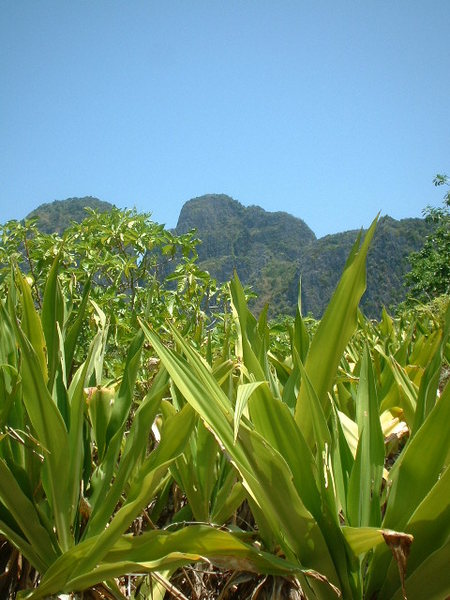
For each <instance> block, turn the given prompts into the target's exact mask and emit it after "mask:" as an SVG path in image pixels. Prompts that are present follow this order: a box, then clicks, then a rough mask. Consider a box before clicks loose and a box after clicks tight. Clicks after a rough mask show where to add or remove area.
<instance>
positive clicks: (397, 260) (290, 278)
mask: <svg viewBox="0 0 450 600" xmlns="http://www.w3.org/2000/svg"><path fill="white" fill-rule="evenodd" d="M85 207H90V208H93V209H96V210H98V211H100V212H103V211H108V210H110V209H111V208H112V205H111V204H109V203H108V202H102V201H101V200H99V199H98V198H93V197H91V196H87V197H85V198H69V199H67V200H56V201H55V202H52V203H49V204H42V205H41V206H39V207H38V208H36V210H34V211H33V212H32V213H30V214H29V215H28V217H36V218H37V219H38V227H39V228H40V229H41V230H42V231H44V232H46V233H52V232H55V231H56V232H58V233H61V232H62V231H63V230H64V229H65V228H66V227H67V226H68V225H69V224H70V223H71V222H72V221H77V222H80V221H82V220H83V218H84V217H85V216H86V211H85ZM432 227H433V225H431V224H430V223H427V222H426V221H425V220H424V219H402V220H400V221H397V220H395V219H392V218H391V217H388V216H385V217H382V218H381V219H380V220H379V222H378V226H377V230H376V232H375V236H374V240H373V243H372V246H371V248H370V250H369V254H368V259H367V290H366V293H365V294H364V296H363V298H362V302H361V306H362V309H363V311H364V312H365V314H366V315H367V316H369V317H374V318H378V317H379V316H380V312H381V308H382V306H386V307H390V306H393V305H396V304H398V303H399V302H401V301H402V300H403V299H404V297H405V291H406V290H405V288H404V285H403V278H404V275H405V273H406V272H407V270H408V268H409V265H408V261H407V257H408V255H409V254H410V253H411V252H413V251H417V250H419V249H420V248H421V247H422V246H423V242H424V239H425V237H426V236H427V235H428V234H429V233H430V232H431V231H432ZM192 229H196V231H197V236H198V238H199V239H200V240H201V241H202V243H201V244H200V245H199V246H198V254H199V266H200V267H201V268H202V269H205V270H207V271H209V272H210V273H211V275H212V276H213V277H214V278H216V279H217V280H218V281H220V282H223V281H227V280H229V279H230V277H231V276H232V274H233V270H234V269H236V271H237V273H238V275H239V277H240V279H241V281H242V283H243V284H244V285H248V286H251V287H252V289H253V290H254V291H255V292H256V294H257V297H256V298H255V299H254V300H253V301H252V308H253V309H254V311H255V312H259V311H260V310H261V309H262V308H263V307H264V305H265V304H266V303H268V304H269V306H270V315H271V316H277V315H283V314H294V311H295V306H296V304H297V295H298V285H299V281H300V278H301V281H302V309H303V313H304V314H308V313H311V314H313V315H314V316H315V317H320V316H321V315H322V313H323V311H324V309H325V307H326V306H327V304H328V302H329V299H330V297H331V295H332V293H333V290H334V288H335V286H336V284H337V282H338V280H339V277H340V276H341V274H342V271H343V269H344V265H345V261H346V259H347V257H348V254H349V252H350V249H351V247H352V245H353V243H354V241H355V239H356V238H357V235H358V233H359V232H358V231H357V230H354V231H345V232H343V233H337V234H333V235H327V236H325V237H322V238H320V239H317V238H316V236H315V235H314V232H313V231H312V230H311V229H310V228H309V227H308V225H307V224H306V223H305V222H304V221H302V219H298V218H296V217H294V216H292V215H290V214H288V213H285V212H267V211H265V210H264V209H262V208H261V207H259V206H248V207H245V206H243V205H242V204H241V203H240V202H238V201H237V200H233V198H230V197H229V196H226V195H224V194H208V195H206V196H201V197H199V198H194V199H192V200H189V201H188V202H186V203H185V204H184V206H183V207H182V209H181V212H180V216H179V219H178V223H177V226H176V229H175V233H177V234H183V233H186V232H188V231H190V230H192Z"/></svg>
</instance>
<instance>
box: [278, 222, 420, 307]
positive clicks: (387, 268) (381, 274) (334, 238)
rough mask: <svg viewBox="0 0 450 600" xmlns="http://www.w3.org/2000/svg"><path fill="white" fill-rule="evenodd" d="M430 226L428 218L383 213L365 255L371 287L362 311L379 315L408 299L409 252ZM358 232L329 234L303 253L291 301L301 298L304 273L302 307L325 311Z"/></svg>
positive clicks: (362, 305)
mask: <svg viewBox="0 0 450 600" xmlns="http://www.w3.org/2000/svg"><path fill="white" fill-rule="evenodd" d="M431 230H432V227H431V226H430V224H429V223H427V222H425V220H424V219H402V220H400V221H397V220H395V219H392V218H391V217H388V216H386V217H382V218H381V219H380V220H379V222H378V225H377V229H376V231H375V236H374V239H373V242H372V246H371V248H370V250H369V254H368V257H367V289H366V292H365V294H364V296H363V298H362V301H361V307H362V309H363V311H364V313H365V314H366V315H367V316H369V317H375V318H376V317H379V316H380V311H381V308H382V307H383V306H386V307H389V306H392V305H396V304H398V303H399V302H401V301H402V300H404V298H405V292H406V290H405V287H404V285H403V277H404V275H405V273H406V272H407V271H408V269H409V264H408V261H407V257H408V255H409V254H410V253H411V252H413V251H416V250H418V249H419V248H421V247H422V245H423V241H424V239H425V236H426V235H428V234H429V233H430V232H431ZM357 235H358V231H357V230H355V231H346V232H344V233H337V234H334V235H327V236H325V237H323V238H320V239H319V240H317V241H316V242H315V243H314V244H313V245H311V246H310V247H309V248H308V249H306V252H305V253H304V254H303V255H302V256H300V258H299V261H298V267H297V271H296V277H295V278H294V280H293V281H292V283H291V287H290V289H289V293H288V302H289V303H290V304H292V305H293V303H294V302H295V301H296V299H297V293H298V290H297V282H298V278H299V277H300V275H301V277H302V307H303V310H304V312H305V313H307V312H312V313H313V314H314V315H315V316H320V315H322V313H323V311H324V309H325V307H326V306H327V304H328V301H329V299H330V298H331V294H332V293H333V291H334V288H335V287H336V284H337V282H338V280H339V277H340V275H341V273H342V271H343V269H344V265H345V261H346V259H347V256H348V254H349V252H350V249H351V247H352V245H353V243H354V241H355V240H356V237H357Z"/></svg>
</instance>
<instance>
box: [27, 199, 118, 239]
mask: <svg viewBox="0 0 450 600" xmlns="http://www.w3.org/2000/svg"><path fill="white" fill-rule="evenodd" d="M112 206H113V205H112V204H110V203H109V202H104V201H103V200H99V199H98V198H93V197H92V196H85V197H84V198H67V200H55V201H54V202H48V203H46V204H41V205H40V206H38V207H37V208H36V209H35V210H33V212H31V213H30V214H29V215H28V217H27V218H29V219H37V224H38V227H39V229H40V230H41V231H43V232H44V233H55V232H56V233H59V234H61V233H62V232H63V231H64V229H66V228H67V227H68V226H69V225H70V223H71V222H72V221H76V222H77V223H80V222H81V221H82V220H83V219H84V218H85V217H86V216H87V212H86V208H93V209H95V210H96V211H97V212H106V211H108V210H110V209H111V208H112Z"/></svg>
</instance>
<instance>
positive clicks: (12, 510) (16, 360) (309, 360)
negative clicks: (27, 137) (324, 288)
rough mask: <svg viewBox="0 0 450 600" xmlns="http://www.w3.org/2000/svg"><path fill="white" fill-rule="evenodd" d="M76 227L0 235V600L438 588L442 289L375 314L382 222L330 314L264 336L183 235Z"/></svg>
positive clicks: (119, 219)
mask: <svg viewBox="0 0 450 600" xmlns="http://www.w3.org/2000/svg"><path fill="white" fill-rule="evenodd" d="M90 219H91V221H89V220H88V221H87V222H84V224H81V225H78V226H75V225H74V229H73V230H71V231H69V233H66V234H64V236H63V238H62V239H61V238H59V237H57V236H52V235H50V236H48V237H45V236H44V237H41V236H36V237H35V238H34V242H35V244H34V242H33V239H30V238H29V237H27V236H26V235H25V237H24V236H23V230H20V226H18V225H17V226H16V229H14V228H13V227H11V228H10V229H9V230H5V228H4V229H3V248H2V249H3V254H2V256H1V260H0V262H1V264H2V270H1V278H0V285H1V287H2V291H3V294H4V295H3V300H2V301H1V302H0V329H1V331H0V394H1V398H2V401H1V405H0V471H1V474H0V533H1V536H2V537H1V538H0V539H1V555H0V560H1V561H2V565H3V566H4V569H3V575H2V576H1V577H0V593H1V594H2V595H4V596H7V595H10V596H12V597H13V596H14V595H15V594H16V593H17V597H18V598H30V599H32V598H33V599H34V598H48V597H51V596H53V595H58V594H62V593H67V594H69V593H74V592H78V593H80V594H82V595H83V596H84V597H85V598H120V599H123V598H125V597H133V598H154V599H156V598H163V597H164V596H165V595H166V597H175V598H183V597H189V598H217V597H220V598H222V599H226V598H245V597H248V598H250V597H252V598H257V597H261V598H263V597H265V598H267V597H272V598H279V597H287V598H288V597H289V598H308V599H313V598H318V599H328V598H337V597H342V598H345V599H353V598H355V599H359V598H368V599H375V598H376V599H380V600H381V599H390V598H392V599H396V598H408V599H409V600H414V599H416V600H421V599H423V600H425V599H432V598H435V599H436V600H438V599H442V598H445V597H446V596H447V595H448V594H450V577H449V574H448V569H447V568H446V565H448V562H449V559H450V544H449V540H450V518H449V517H450V506H449V504H448V500H447V499H448V498H449V497H450V469H449V458H450V449H449V446H448V442H446V440H447V437H448V436H447V433H448V432H447V430H448V422H449V418H450V386H449V385H446V382H445V381H444V379H445V374H444V379H443V377H442V376H443V373H444V371H445V368H448V361H449V354H450V352H449V343H448V336H449V331H450V311H449V309H448V297H445V296H444V297H442V298H441V300H440V301H439V303H437V304H436V306H437V307H438V308H437V309H436V308H435V309H434V310H431V309H429V308H420V309H417V310H413V309H409V310H407V311H405V312H404V313H403V314H402V315H400V316H398V317H397V318H395V319H394V318H392V317H390V316H389V315H388V314H387V313H386V312H383V315H382V319H381V321H380V322H379V323H375V322H372V321H369V320H367V319H365V318H364V316H363V315H362V314H361V312H360V311H359V309H358V305H359V301H360V298H361V296H362V294H363V292H364V289H365V264H366V257H367V252H368V249H369V246H370V243H371V240H372V238H373V235H374V232H375V227H376V224H375V223H373V225H372V226H371V228H370V229H369V230H368V232H367V234H366V236H365V238H364V240H361V238H360V237H358V239H357V240H356V242H355V245H354V246H353V249H352V251H351V253H350V256H349V257H348V260H347V264H346V267H345V270H344V273H343V275H342V277H341V280H340V282H339V284H338V286H337V287H336V290H335V292H334V295H333V297H332V299H331V301H330V303H329V305H328V307H327V310H326V312H325V314H324V316H323V318H322V319H321V321H320V323H314V322H311V321H308V320H305V319H304V318H303V317H302V311H301V303H300V302H299V305H298V310H297V313H296V316H295V319H294V320H292V321H290V322H289V321H287V322H286V323H285V324H281V323H278V324H277V325H276V326H274V325H271V324H270V323H268V322H267V318H266V312H265V311H263V312H262V313H261V314H260V316H259V318H258V319H256V318H255V317H254V316H253V314H252V313H251V312H250V310H249V308H248V303H247V299H248V298H247V296H246V293H245V290H244V289H243V288H242V286H241V284H240V282H239V280H238V279H237V277H235V278H234V279H233V280H232V281H231V282H230V284H229V286H228V290H217V289H216V288H215V287H214V282H213V281H212V280H211V279H210V278H209V277H208V275H207V273H204V272H202V271H201V270H200V269H198V267H197V266H196V263H195V242H194V240H193V238H192V236H189V235H188V236H185V237H177V236H174V235H173V234H170V233H168V232H166V231H164V230H163V229H162V228H160V227H159V226H156V225H152V224H150V222H149V221H148V220H147V219H146V217H145V216H144V217H141V216H139V215H136V214H134V213H125V214H123V213H122V212H121V211H113V213H108V214H105V215H103V216H99V215H96V214H95V213H93V214H91V216H90ZM102 224H103V228H102ZM92 232H95V235H94V236H93V235H92ZM147 234H148V235H147ZM146 235H147V237H145V236H146ZM94 238H97V241H98V243H97V244H95V243H94V241H93V240H94ZM33 244H34V245H33ZM177 252H179V253H180V254H181V256H182V262H181V263H180V264H179V266H178V267H177V269H175V270H171V269H170V267H169V266H167V265H168V262H170V261H168V260H167V259H170V258H171V257H173V256H175V254H176V253H177ZM24 257H25V258H24ZM14 263H15V264H14ZM18 265H20V266H21V267H22V269H21V268H19V266H18ZM149 282H151V285H149ZM219 302H220V304H219ZM214 303H218V304H217V306H221V307H222V308H220V310H219V309H218V308H216V309H215V311H212V310H211V307H212V306H214ZM192 569H193V570H192ZM132 574H134V576H133V577H131V575H132Z"/></svg>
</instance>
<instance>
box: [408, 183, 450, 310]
mask: <svg viewBox="0 0 450 600" xmlns="http://www.w3.org/2000/svg"><path fill="white" fill-rule="evenodd" d="M433 183H434V185H435V186H436V187H439V186H447V187H450V180H449V177H448V176H447V175H440V174H438V175H436V177H435V178H434V180H433ZM449 207H450V191H448V192H447V193H446V194H445V196H444V199H443V206H442V207H437V208H436V207H432V206H427V207H426V208H425V209H424V210H423V215H424V217H425V219H426V220H427V221H428V222H431V223H434V224H435V229H434V231H433V232H432V233H431V234H430V235H428V236H427V237H426V239H425V243H424V246H423V248H422V250H420V251H419V252H412V253H411V254H410V255H409V258H408V260H409V262H410V264H411V271H410V272H409V273H407V275H406V276H405V281H406V284H407V285H409V286H410V294H411V296H412V297H413V298H415V299H418V300H421V301H425V302H427V301H429V300H432V299H433V298H436V297H437V296H441V295H443V294H446V295H448V294H450V210H449Z"/></svg>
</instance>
